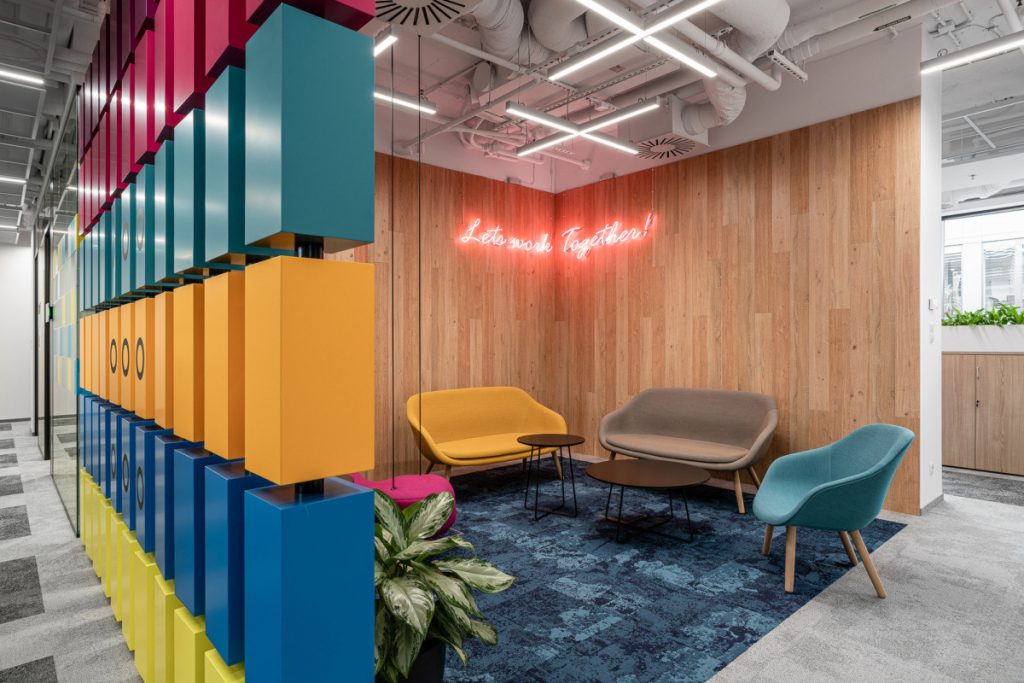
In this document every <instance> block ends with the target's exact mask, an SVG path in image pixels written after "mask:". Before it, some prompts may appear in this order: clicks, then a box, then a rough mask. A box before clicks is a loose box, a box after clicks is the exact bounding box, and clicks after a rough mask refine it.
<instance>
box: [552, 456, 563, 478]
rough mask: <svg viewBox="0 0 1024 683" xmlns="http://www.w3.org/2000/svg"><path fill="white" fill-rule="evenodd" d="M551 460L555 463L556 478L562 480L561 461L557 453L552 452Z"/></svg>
mask: <svg viewBox="0 0 1024 683" xmlns="http://www.w3.org/2000/svg"><path fill="white" fill-rule="evenodd" d="M551 459H552V460H554V461H555V470H556V471H557V472H558V478H559V479H562V478H563V477H562V459H561V458H559V457H558V451H554V452H553V453H552V454H551Z"/></svg>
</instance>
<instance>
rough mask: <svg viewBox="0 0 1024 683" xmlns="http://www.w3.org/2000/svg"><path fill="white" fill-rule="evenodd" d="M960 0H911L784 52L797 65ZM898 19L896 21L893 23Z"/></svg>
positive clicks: (903, 24)
mask: <svg viewBox="0 0 1024 683" xmlns="http://www.w3.org/2000/svg"><path fill="white" fill-rule="evenodd" d="M957 2H959V0H910V2H906V3H903V4H902V5H898V6H896V7H894V8H892V9H889V10H886V11H884V12H879V13H877V14H873V15H871V16H870V17H868V18H867V19H862V20H861V21H857V22H854V23H852V24H847V25H846V26H843V27H842V28H838V29H836V30H834V31H829V32H828V33H825V34H823V35H820V36H814V37H812V38H809V39H807V40H805V41H804V42H802V43H800V44H799V45H797V46H796V47H794V48H792V49H791V50H790V51H789V52H788V53H787V54H788V55H789V58H790V59H792V60H793V61H794V62H796V63H797V64H801V63H803V62H806V61H807V60H809V59H811V58H812V57H814V56H816V55H817V54H819V53H821V52H825V51H828V50H831V49H833V48H836V47H839V46H841V45H846V44H848V43H852V42H854V41H856V40H860V39H862V38H867V37H868V36H872V35H874V36H876V37H879V38H882V37H884V36H886V35H887V33H886V31H885V29H886V28H887V27H889V26H891V27H892V28H895V29H896V30H900V29H902V28H905V27H907V26H910V25H912V22H914V21H916V20H918V19H920V18H921V17H924V16H926V15H928V14H930V13H932V12H934V11H936V10H940V9H942V8H944V7H948V6H949V5H955V4H956V3H957ZM894 22H898V23H894Z"/></svg>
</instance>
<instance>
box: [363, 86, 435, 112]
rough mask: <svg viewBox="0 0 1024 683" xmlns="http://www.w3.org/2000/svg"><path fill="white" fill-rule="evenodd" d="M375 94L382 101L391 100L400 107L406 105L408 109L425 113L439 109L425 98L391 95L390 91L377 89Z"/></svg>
mask: <svg viewBox="0 0 1024 683" xmlns="http://www.w3.org/2000/svg"><path fill="white" fill-rule="evenodd" d="M373 96H374V97H375V98H376V99H378V100H381V101H382V102H390V103H391V104H395V105H398V106H399V107H405V108H406V109H412V110H413V111H421V112H423V113H424V114H436V113H437V109H435V108H434V107H433V105H431V104H430V103H429V102H427V101H425V100H414V99H412V98H407V97H402V96H401V95H397V94H396V95H391V94H388V93H384V92H381V91H379V90H375V91H374V92H373Z"/></svg>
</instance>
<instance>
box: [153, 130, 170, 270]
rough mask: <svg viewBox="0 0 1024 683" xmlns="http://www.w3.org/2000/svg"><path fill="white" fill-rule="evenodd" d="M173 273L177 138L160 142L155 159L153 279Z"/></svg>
mask: <svg viewBox="0 0 1024 683" xmlns="http://www.w3.org/2000/svg"><path fill="white" fill-rule="evenodd" d="M173 276H174V140H166V141H164V144H162V145H160V151H158V152H157V153H156V159H155V160H154V162H153V280H154V281H155V282H166V281H167V280H168V279H171V278H172V277H173Z"/></svg>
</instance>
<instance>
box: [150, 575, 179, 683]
mask: <svg viewBox="0 0 1024 683" xmlns="http://www.w3.org/2000/svg"><path fill="white" fill-rule="evenodd" d="M181 607H182V605H181V600H178V597H177V596H176V595H175V594H174V581H164V577H162V576H160V574H159V573H158V574H157V575H156V576H155V577H153V680H154V681H156V683H174V680H175V679H174V613H175V612H176V611H178V609H179V608H181Z"/></svg>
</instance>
